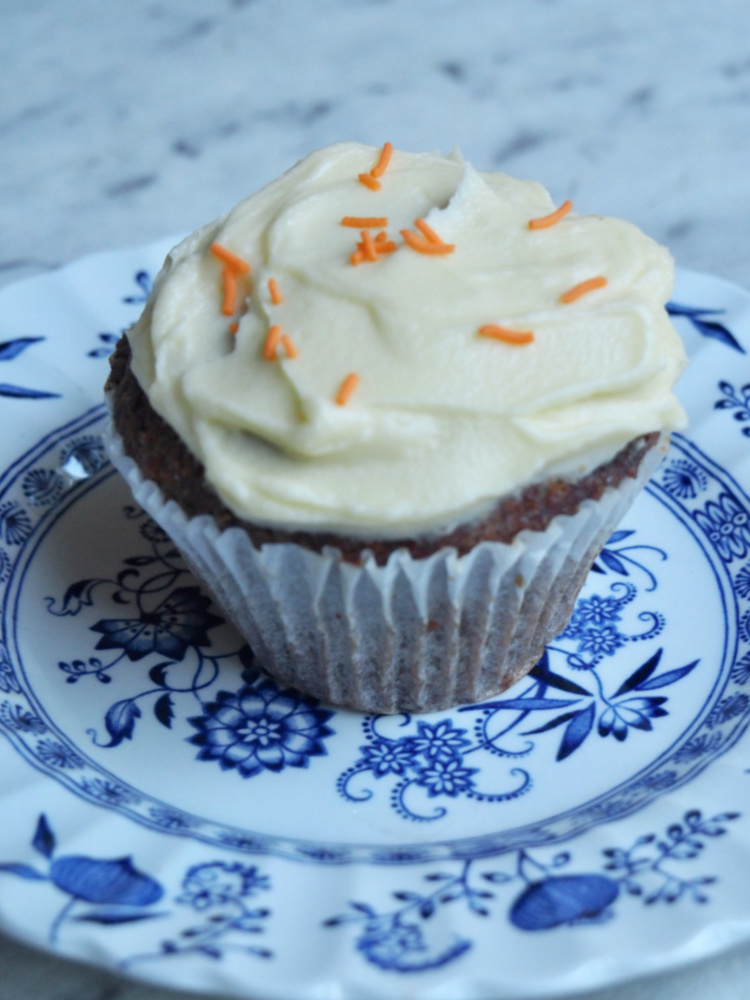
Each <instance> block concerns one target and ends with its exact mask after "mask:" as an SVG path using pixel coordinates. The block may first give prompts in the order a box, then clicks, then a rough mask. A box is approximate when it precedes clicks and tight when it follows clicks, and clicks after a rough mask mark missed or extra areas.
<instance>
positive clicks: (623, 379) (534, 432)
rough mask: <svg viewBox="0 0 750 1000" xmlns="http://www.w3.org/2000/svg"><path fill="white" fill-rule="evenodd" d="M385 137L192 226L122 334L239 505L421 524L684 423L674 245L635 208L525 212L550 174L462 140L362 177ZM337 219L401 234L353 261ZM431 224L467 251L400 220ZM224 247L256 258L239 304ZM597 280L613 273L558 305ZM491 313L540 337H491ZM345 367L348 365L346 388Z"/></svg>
mask: <svg viewBox="0 0 750 1000" xmlns="http://www.w3.org/2000/svg"><path fill="white" fill-rule="evenodd" d="M378 154H379V150H377V149H375V148H373V147H369V146H364V145H360V144H357V143H345V144H339V145H336V146H331V147H328V148H326V149H322V150H320V151H318V152H316V153H313V154H311V155H310V156H308V157H307V158H306V159H304V160H302V161H301V162H300V163H298V164H297V165H296V166H294V167H293V168H292V169H291V170H289V171H288V172H287V173H286V174H284V175H283V176H281V177H280V178H279V179H278V180H276V181H274V182H273V183H272V184H270V185H268V186H267V187H266V188H264V189H263V190H262V191H260V192H259V193H257V194H255V195H253V196H251V197H250V198H248V199H246V200H245V201H243V202H241V203H240V204H239V205H237V206H236V208H234V209H233V210H232V211H231V212H230V213H229V214H228V215H227V216H225V217H223V218H221V219H218V220H217V221H215V222H213V223H211V224H210V225H208V226H205V227H204V228H203V229H201V230H199V231H198V232H196V233H194V234H193V235H192V236H190V237H188V239H186V240H184V241H183V242H182V243H180V244H179V246H177V247H176V248H175V249H174V250H173V251H172V252H171V253H170V254H169V256H168V257H167V259H166V262H165V264H164V267H163V268H162V270H161V272H160V274H159V276H158V277H157V280H156V282H155V285H154V290H153V292H152V294H151V296H150V299H149V301H148V303H147V306H146V309H145V310H144V313H143V315H142V317H141V318H140V320H139V321H138V322H137V323H136V325H135V326H134V327H133V328H132V329H131V330H130V331H129V333H128V337H129V340H130V343H131V347H132V351H133V360H132V366H133V371H134V373H135V375H136V378H137V379H138V381H139V382H140V384H141V386H142V388H143V389H144V390H145V392H146V393H147V395H148V398H149V400H150V403H151V405H152V406H153V407H154V409H155V410H156V411H157V412H158V413H159V414H160V415H161V416H162V417H163V418H164V419H165V420H166V421H167V422H168V423H169V424H171V425H172V427H174V429H175V430H176V431H177V432H178V433H179V435H180V436H181V437H182V439H183V440H184V442H185V443H186V444H187V446H188V447H189V448H190V449H191V450H192V451H193V453H194V454H195V455H196V456H197V457H198V458H199V459H200V460H201V462H202V463H203V465H204V467H205V470H206V476H207V478H208V480H209V481H210V482H211V484H212V485H213V487H214V488H215V490H216V491H217V493H218V494H219V496H220V497H221V498H222V500H223V501H224V502H225V503H226V504H227V506H228V507H229V508H230V509H231V510H233V511H234V512H235V513H236V514H237V515H238V516H239V517H241V518H245V519H247V520H250V521H253V522H256V523H259V524H266V525H272V526H278V527H281V528H294V529H297V530H312V531H315V530H326V531H329V530H330V531H334V532H339V533H342V534H353V535H359V536H362V537H379V538H389V537H394V538H395V537H403V536H405V535H413V534H424V533H430V532H434V531H440V530H444V529H446V528H448V527H452V526H454V525H456V524H457V523H460V522H463V521H466V520H469V519H471V518H473V517H474V516H477V515H479V514H481V513H483V512H484V511H486V510H488V509H489V508H491V507H492V506H493V505H494V504H495V503H497V501H498V499H499V498H502V497H504V496H506V495H510V494H513V493H516V492H518V491H519V490H521V489H523V488H524V487H525V486H527V485H529V484H530V483H532V482H536V481H539V480H542V479H545V478H547V477H549V476H550V475H563V476H568V477H574V478H577V477H578V476H580V475H581V474H584V473H586V472H588V471H590V470H591V469H593V468H595V467H596V466H597V465H599V464H600V463H601V462H603V461H606V460H608V459H609V458H611V457H613V456H614V454H615V453H616V452H617V451H619V450H620V448H622V447H623V446H624V445H625V444H626V443H627V442H629V441H630V440H632V439H633V438H635V437H638V436H639V435H641V434H644V433H647V432H650V431H653V430H663V431H670V430H674V429H678V428H680V427H682V426H684V424H685V415H684V412H683V410H682V408H681V406H680V405H679V403H678V402H677V400H676V398H675V397H674V395H673V393H672V387H673V384H674V382H675V380H676V378H677V377H678V375H679V373H680V371H681V370H682V368H683V366H684V364H685V355H684V350H683V347H682V343H681V341H680V339H679V337H678V335H677V333H676V332H675V330H674V328H673V327H672V325H671V323H670V322H669V319H668V317H667V314H666V312H665V309H664V304H665V302H666V301H667V299H668V297H669V294H670V291H671V287H672V281H673V266H672V261H671V258H670V256H669V254H668V253H667V251H666V250H665V249H663V248H662V247H660V246H658V245H657V244H656V243H655V242H654V241H653V240H651V239H649V238H648V237H647V236H645V235H644V234H643V233H642V232H640V231H639V230H638V229H637V228H636V227H635V226H633V225H630V224H629V223H627V222H623V221H621V220H617V219H610V218H603V217H600V216H583V215H577V214H575V213H574V212H571V213H569V214H568V215H567V216H565V218H564V219H562V220H561V221H560V222H558V223H557V224H555V225H553V226H550V227H548V228H544V229H537V230H535V229H530V228H529V225H528V223H529V220H530V219H532V218H538V217H540V216H545V215H547V214H548V213H550V212H552V211H553V210H554V208H555V206H554V204H553V202H552V200H551V198H550V196H549V194H548V193H547V192H546V191H545V190H544V188H542V187H541V186H540V185H539V184H536V183H533V182H531V181H519V180H515V179H512V178H510V177H508V176H506V175H504V174H500V173H492V174H490V173H480V172H478V171H476V170H475V169H474V168H473V167H472V166H470V164H468V163H467V162H465V161H464V160H463V159H462V157H461V156H460V154H459V153H457V152H454V153H452V154H450V155H448V156H444V155H440V154H412V153H405V152H399V151H396V152H395V153H394V154H393V157H392V160H391V162H390V164H389V165H388V168H387V170H386V171H385V173H384V174H383V176H382V177H381V178H380V184H381V187H380V190H378V191H373V190H371V189H370V188H368V187H366V186H365V185H364V184H362V183H360V182H359V180H358V175H359V174H360V173H366V172H368V171H370V169H371V168H372V167H373V165H374V164H375V163H376V161H377V159H378ZM345 216H354V217H373V216H377V217H385V218H387V225H385V226H383V227H382V229H384V230H385V231H386V232H387V235H388V238H389V240H392V241H394V242H395V243H396V244H397V249H396V250H395V251H394V252H392V253H388V254H382V255H378V259H377V260H376V261H373V262H370V261H367V260H366V261H363V262H362V263H360V264H359V265H358V266H354V265H353V264H352V262H351V258H352V253H353V251H355V247H356V245H357V243H358V241H359V240H360V234H359V231H358V229H356V228H350V227H348V226H344V225H342V224H341V220H342V218H343V217H345ZM420 218H421V219H424V220H425V221H426V222H427V224H428V225H429V226H430V227H431V228H432V230H433V231H434V232H435V233H437V235H438V236H439V238H440V239H441V240H442V241H444V243H445V244H449V245H452V246H453V247H454V248H455V249H454V250H453V251H452V252H450V253H437V254H423V253H419V252H417V251H415V250H414V249H412V248H411V247H410V246H408V245H407V244H406V243H405V242H404V238H403V237H402V236H401V235H400V232H401V231H402V230H405V229H407V230H411V231H413V232H414V233H415V236H419V233H418V232H417V231H416V230H415V229H414V224H415V220H416V219H420ZM368 231H369V232H371V234H372V235H373V236H374V235H375V234H376V233H378V232H379V231H380V228H372V229H368ZM212 243H218V244H220V245H221V246H222V247H224V248H226V249H227V250H229V251H231V252H232V253H234V254H236V255H238V256H239V257H240V258H242V259H243V260H245V261H247V262H248V263H249V264H250V265H251V267H252V272H251V276H250V277H249V279H248V278H244V277H240V278H239V286H238V287H239V296H238V307H237V315H236V316H234V317H227V316H226V315H224V314H223V313H222V299H223V278H222V273H223V272H222V262H221V261H220V260H219V259H217V257H216V256H215V254H214V253H212V252H211V245H212ZM598 276H602V277H604V278H606V285H605V286H604V287H600V288H596V289H594V290H592V291H590V292H588V293H587V294H584V295H582V296H581V297H580V298H578V299H576V300H575V301H573V302H570V303H565V302H563V301H561V298H560V296H561V295H562V294H563V293H564V292H566V291H567V290H569V289H571V288H573V287H574V286H576V285H578V284H579V283H580V282H583V281H587V280H588V279H590V278H592V277H598ZM269 279H274V280H275V281H276V283H277V286H278V289H279V291H280V293H281V296H282V297H283V301H281V302H280V303H279V304H274V302H273V300H272V296H271V292H270V290H269V287H268V282H269ZM232 319H234V320H235V321H236V322H237V324H238V329H237V332H236V334H233V333H231V332H230V329H229V326H230V322H231V321H232ZM486 324H497V325H500V326H502V327H505V328H510V329H513V330H520V331H531V332H533V341H532V342H530V343H527V344H523V345H513V344H508V343H504V342H499V341H497V340H493V339H488V338H485V337H482V336H480V335H479V334H478V331H479V329H480V328H481V327H482V326H484V325H486ZM274 325H276V326H279V328H280V330H281V331H283V333H284V334H286V335H287V336H288V337H289V338H291V341H292V343H293V345H294V348H295V350H296V356H294V357H291V356H290V354H289V352H288V351H287V350H285V349H283V348H281V347H280V348H279V349H278V351H277V358H276V360H266V358H265V357H264V345H265V344H266V340H267V336H268V332H269V329H270V328H271V327H272V326H274ZM350 373H356V375H357V376H358V377H359V382H358V384H357V387H356V389H355V391H354V393H353V395H352V396H351V399H350V400H349V401H348V402H347V403H346V405H339V404H338V403H337V402H336V397H337V394H338V391H339V389H340V386H341V384H342V382H343V380H344V379H345V378H346V376H347V375H349V374H350Z"/></svg>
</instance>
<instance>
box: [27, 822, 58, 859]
mask: <svg viewBox="0 0 750 1000" xmlns="http://www.w3.org/2000/svg"><path fill="white" fill-rule="evenodd" d="M31 846H32V847H33V848H34V850H35V851H39V853H40V854H43V855H44V857H45V858H51V857H52V855H53V853H54V850H55V835H54V833H53V832H52V830H51V829H50V826H49V823H48V822H47V817H46V816H45V815H44V813H42V814H41V816H40V817H39V822H38V823H37V825H36V833H35V834H34V839H33V840H32V842H31Z"/></svg>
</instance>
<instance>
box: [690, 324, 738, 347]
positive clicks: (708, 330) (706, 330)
mask: <svg viewBox="0 0 750 1000" xmlns="http://www.w3.org/2000/svg"><path fill="white" fill-rule="evenodd" d="M690 322H691V323H692V324H693V326H694V327H695V328H696V329H697V330H698V332H699V333H702V334H703V336H704V337H710V338H712V339H713V340H718V341H719V343H721V344H726V346H727V347H733V348H734V350H735V351H739V352H740V354H745V353H746V352H745V348H744V347H743V346H742V345H741V344H740V343H739V341H738V340H737V339H736V337H734V335H733V334H731V333H730V332H729V330H727V328H726V327H725V326H723V325H722V324H721V323H712V322H707V321H706V320H703V319H698V318H697V317H691V320H690Z"/></svg>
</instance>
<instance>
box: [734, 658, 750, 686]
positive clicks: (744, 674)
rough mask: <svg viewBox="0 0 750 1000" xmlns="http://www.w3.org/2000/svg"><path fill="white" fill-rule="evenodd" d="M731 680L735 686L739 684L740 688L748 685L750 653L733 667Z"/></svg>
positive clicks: (749, 678)
mask: <svg viewBox="0 0 750 1000" xmlns="http://www.w3.org/2000/svg"><path fill="white" fill-rule="evenodd" d="M731 678H732V680H733V681H734V682H735V684H739V685H740V686H742V685H744V684H747V682H748V681H749V680H750V653H745V655H744V656H743V657H742V658H741V659H739V660H738V661H737V662H736V663H735V665H734V666H733V667H732V673H731Z"/></svg>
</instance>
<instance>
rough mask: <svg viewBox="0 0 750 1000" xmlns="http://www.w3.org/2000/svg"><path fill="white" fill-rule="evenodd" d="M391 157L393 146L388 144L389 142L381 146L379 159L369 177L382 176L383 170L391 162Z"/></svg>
mask: <svg viewBox="0 0 750 1000" xmlns="http://www.w3.org/2000/svg"><path fill="white" fill-rule="evenodd" d="M392 155H393V146H392V145H391V144H390V142H387V143H386V144H385V145H384V146H383V150H382V152H381V154H380V159H379V160H378V162H377V163H376V164H375V166H374V167H373V168H372V170H371V171H370V177H382V176H383V174H384V173H385V168H386V167H387V166H388V164H389V163H390V162H391V156H392Z"/></svg>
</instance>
